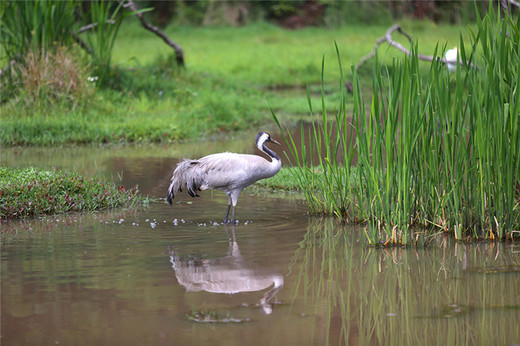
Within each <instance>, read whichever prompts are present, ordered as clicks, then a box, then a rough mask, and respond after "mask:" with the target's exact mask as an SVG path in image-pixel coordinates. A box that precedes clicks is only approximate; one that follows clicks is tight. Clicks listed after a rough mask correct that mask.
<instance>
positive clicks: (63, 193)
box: [0, 167, 142, 219]
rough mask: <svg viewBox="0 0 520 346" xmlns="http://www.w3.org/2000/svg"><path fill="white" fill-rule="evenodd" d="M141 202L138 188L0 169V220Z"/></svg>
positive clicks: (28, 170) (66, 174) (57, 173)
mask: <svg viewBox="0 0 520 346" xmlns="http://www.w3.org/2000/svg"><path fill="white" fill-rule="evenodd" d="M140 200H142V198H141V197H139V195H138V193H137V188H134V189H131V190H128V189H126V188H125V187H123V186H116V185H114V184H112V183H107V182H104V181H102V180H100V179H99V178H85V177H82V176H80V175H78V174H75V173H69V172H63V171H39V170H37V169H35V168H32V167H31V168H24V169H13V168H9V167H0V219H17V218H24V217H28V216H35V215H41V214H61V213H65V212H72V211H94V210H100V209H109V208H116V207H129V206H132V205H134V204H135V203H137V202H138V201H140Z"/></svg>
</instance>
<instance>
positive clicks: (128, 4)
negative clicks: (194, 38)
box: [118, 0, 184, 67]
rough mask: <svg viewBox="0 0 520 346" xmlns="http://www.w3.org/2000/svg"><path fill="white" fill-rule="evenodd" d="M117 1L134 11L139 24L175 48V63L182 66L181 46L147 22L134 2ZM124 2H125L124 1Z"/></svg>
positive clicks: (129, 0) (127, 0) (128, 0)
mask: <svg viewBox="0 0 520 346" xmlns="http://www.w3.org/2000/svg"><path fill="white" fill-rule="evenodd" d="M118 2H119V3H122V4H123V6H124V7H128V8H130V9H131V10H132V11H134V12H136V14H135V15H136V16H137V18H139V20H140V21H141V25H142V26H143V27H144V28H145V29H147V30H149V31H151V32H153V33H154V34H156V35H157V36H159V37H160V38H162V39H163V41H164V42H166V44H167V45H169V46H170V47H172V48H173V50H175V60H176V61H177V63H178V64H179V66H182V67H184V53H183V51H182V48H181V47H180V46H179V45H178V44H176V43H175V42H173V41H172V40H170V39H169V38H168V36H166V35H165V34H164V33H163V32H161V31H160V30H159V29H158V28H157V27H155V26H153V25H151V24H149V23H148V22H147V21H146V19H145V18H144V16H143V14H142V13H140V12H137V11H138V10H137V7H136V6H135V4H134V2H133V1H132V0H126V1H125V0H118ZM125 2H126V3H125Z"/></svg>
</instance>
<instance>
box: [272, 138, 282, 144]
mask: <svg viewBox="0 0 520 346" xmlns="http://www.w3.org/2000/svg"><path fill="white" fill-rule="evenodd" d="M270 142H273V143H275V144H278V145H281V144H280V143H278V141H277V140H275V139H272V138H271V140H270Z"/></svg>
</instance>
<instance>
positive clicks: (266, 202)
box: [0, 136, 520, 345]
mask: <svg viewBox="0 0 520 346" xmlns="http://www.w3.org/2000/svg"><path fill="white" fill-rule="evenodd" d="M250 142H251V138H250V137H248V136H246V137H245V138H243V139H242V138H234V139H233V140H232V141H228V142H227V143H226V142H224V143H222V144H220V142H218V141H215V142H206V143H203V144H199V145H196V144H189V145H175V146H166V145H165V146H135V147H132V146H129V147H109V148H105V147H100V148H60V149H41V150H40V149H35V148H26V149H6V148H3V149H2V155H1V161H2V163H8V164H10V165H17V166H23V165H27V164H32V165H37V166H39V167H42V166H46V167H63V168H68V169H74V170H76V171H78V172H80V173H82V174H86V175H103V176H106V177H111V178H112V179H114V180H119V179H121V180H122V182H123V184H125V185H127V186H133V185H135V184H139V186H140V189H141V191H143V192H144V193H146V194H150V195H153V196H159V197H163V196H164V194H165V191H166V187H167V185H168V180H169V177H170V174H171V169H172V168H173V167H174V166H175V163H176V158H178V157H182V156H189V157H198V156H201V155H204V154H207V153H209V152H214V151H223V150H231V151H240V152H245V151H248V152H253V149H254V147H253V145H252V143H250ZM243 148H247V149H246V150H244V149H243ZM179 197H180V198H179V199H178V200H177V199H176V201H177V203H176V204H175V205H174V206H173V207H170V206H168V205H167V204H166V203H165V204H161V203H158V204H152V205H151V206H150V207H149V208H147V209H145V210H141V211H137V212H135V211H125V210H114V211H108V212H100V213H93V214H74V215H67V216H55V217H48V218H43V219H40V220H33V221H25V222H16V223H9V224H2V225H1V227H2V231H3V232H9V233H8V234H9V235H5V233H4V235H3V236H2V238H1V240H2V243H1V303H2V304H1V339H0V342H1V344H2V345H31V344H61V345H72V344H74V345H81V344H88V345H91V344H103V345H104V344H106V345H114V344H129V345H143V344H164V345H200V344H213V345H244V344H249V345H266V344H275V345H296V344H298V345H299V344H304V345H307V344H315V345H324V344H331V345H337V344H347V343H348V344H363V345H364V344H398V345H402V344H414V345H415V344H426V345H436V344H439V345H441V344H442V345H445V344H449V345H451V344H477V345H488V344H489V345H491V344H493V345H513V344H519V343H520V328H519V327H518V326H519V322H520V244H517V243H515V244H503V243H497V244H493V243H481V244H472V245H470V246H468V245H466V244H456V243H454V242H453V241H452V240H450V239H449V238H443V237H439V238H436V239H432V241H431V244H430V245H429V246H428V247H427V248H425V249H403V248H394V249H386V250H381V249H373V248H369V247H367V246H366V241H365V235H364V233H363V231H362V230H361V229H357V228H347V229H345V226H343V225H339V224H337V223H336V222H335V221H334V220H333V219H330V218H325V219H323V218H319V217H308V216H307V215H306V207H305V205H304V203H303V202H301V201H298V200H294V199H280V198H270V197H269V196H253V195H251V194H250V193H248V190H245V191H244V192H243V193H242V195H241V197H240V201H239V203H238V207H237V217H238V218H239V219H240V223H239V224H238V225H237V226H235V227H231V226H224V225H220V224H217V225H214V223H215V222H217V223H218V222H219V221H220V220H221V219H222V217H223V214H224V212H225V209H226V205H227V198H226V197H225V195H224V194H223V193H220V192H203V194H202V197H201V198H198V199H191V198H190V197H188V196H186V195H180V196H179Z"/></svg>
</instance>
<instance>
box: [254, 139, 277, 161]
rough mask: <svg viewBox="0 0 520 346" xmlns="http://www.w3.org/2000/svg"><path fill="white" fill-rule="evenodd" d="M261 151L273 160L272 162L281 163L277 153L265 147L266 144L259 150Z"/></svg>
mask: <svg viewBox="0 0 520 346" xmlns="http://www.w3.org/2000/svg"><path fill="white" fill-rule="evenodd" d="M259 149H260V150H261V151H263V152H264V153H266V154H267V155H268V156H269V157H270V158H271V162H275V161H278V162H281V160H280V156H278V154H277V153H275V152H274V151H272V150H271V149H269V148H268V147H267V145H265V143H262V147H261V148H259Z"/></svg>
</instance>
